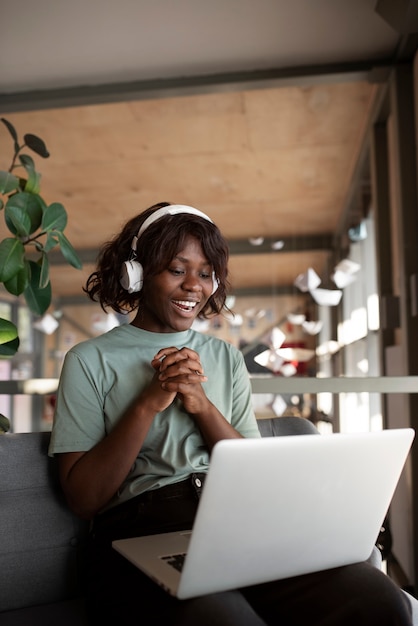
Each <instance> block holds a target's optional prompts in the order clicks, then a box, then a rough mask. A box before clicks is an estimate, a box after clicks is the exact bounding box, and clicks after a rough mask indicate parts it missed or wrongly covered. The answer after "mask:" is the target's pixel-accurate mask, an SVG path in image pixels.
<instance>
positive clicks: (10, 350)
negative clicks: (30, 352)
mask: <svg viewBox="0 0 418 626" xmlns="http://www.w3.org/2000/svg"><path fill="white" fill-rule="evenodd" d="M19 343H20V341H19V337H16V339H13V340H12V341H7V342H6V343H0V358H5V357H8V356H14V355H15V354H16V352H17V351H18V349H19Z"/></svg>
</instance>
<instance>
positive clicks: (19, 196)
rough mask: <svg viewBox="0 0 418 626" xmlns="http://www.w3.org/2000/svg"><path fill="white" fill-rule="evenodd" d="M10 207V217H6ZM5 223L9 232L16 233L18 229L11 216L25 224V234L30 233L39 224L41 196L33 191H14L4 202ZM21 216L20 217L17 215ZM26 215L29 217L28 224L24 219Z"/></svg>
mask: <svg viewBox="0 0 418 626" xmlns="http://www.w3.org/2000/svg"><path fill="white" fill-rule="evenodd" d="M9 209H10V219H8V215H9ZM5 212H6V216H5V219H6V224H7V227H8V229H9V230H10V232H12V233H13V234H14V235H16V234H18V229H17V227H16V224H15V222H14V219H12V216H14V217H15V219H18V221H19V222H20V223H21V224H25V225H26V228H27V232H26V233H25V235H31V234H32V233H34V232H35V231H36V230H38V228H39V227H40V225H41V222H42V215H43V200H42V198H41V197H40V196H39V195H37V194H34V193H29V192H26V191H22V193H16V194H15V195H14V196H11V198H9V199H8V201H7V203H6V209H5ZM19 215H20V216H21V217H20V219H19V217H18V216H19ZM24 215H26V216H27V217H28V218H29V225H27V221H26V220H25V217H23V216H24Z"/></svg>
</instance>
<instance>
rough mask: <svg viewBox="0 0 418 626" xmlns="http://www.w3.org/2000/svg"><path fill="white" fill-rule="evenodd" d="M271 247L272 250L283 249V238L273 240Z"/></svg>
mask: <svg viewBox="0 0 418 626" xmlns="http://www.w3.org/2000/svg"><path fill="white" fill-rule="evenodd" d="M271 248H272V250H283V248H284V241H283V239H279V240H278V241H273V243H272V244H271Z"/></svg>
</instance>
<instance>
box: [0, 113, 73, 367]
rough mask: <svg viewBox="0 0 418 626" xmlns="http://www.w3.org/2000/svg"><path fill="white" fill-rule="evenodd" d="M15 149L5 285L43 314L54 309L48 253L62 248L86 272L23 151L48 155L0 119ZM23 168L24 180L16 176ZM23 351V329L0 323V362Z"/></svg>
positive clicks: (5, 174) (7, 199) (5, 199)
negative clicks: (19, 350) (46, 199)
mask: <svg viewBox="0 0 418 626" xmlns="http://www.w3.org/2000/svg"><path fill="white" fill-rule="evenodd" d="M0 121H1V122H2V123H3V124H4V126H5V127H6V128H7V130H8V132H9V134H10V135H11V138H12V140H13V144H14V152H13V156H12V160H11V165H10V167H9V169H8V170H7V171H0V210H4V221H5V224H6V227H7V229H8V231H9V233H10V234H9V236H7V237H5V238H4V239H3V240H2V241H0V283H2V284H3V285H4V287H5V289H6V290H7V291H8V292H9V293H11V294H12V295H14V296H20V295H22V294H23V296H24V298H25V301H26V304H27V306H28V308H29V309H30V310H31V311H32V312H33V313H35V314H36V315H39V316H41V315H43V314H44V313H45V312H46V310H47V309H48V307H49V306H50V304H51V299H52V292H51V283H50V279H49V259H48V253H49V252H50V251H51V250H52V249H53V248H55V247H56V246H59V247H60V249H61V252H62V254H63V256H64V258H65V259H66V261H67V262H68V263H69V264H70V265H72V266H73V267H75V268H77V269H81V262H80V259H79V257H78V255H77V253H76V252H75V250H74V248H73V246H72V245H71V243H70V242H69V241H68V239H67V237H66V236H65V235H64V230H65V228H66V226H67V212H66V210H65V208H64V207H63V205H62V204H61V203H59V202H53V203H52V204H49V205H48V204H47V203H46V202H45V201H44V199H43V198H42V196H41V195H40V181H41V174H40V173H39V172H37V171H36V169H35V163H34V160H33V158H32V157H31V156H30V155H28V154H25V153H23V152H22V150H24V149H25V148H28V149H30V150H31V151H32V152H34V153H35V154H37V155H38V156H40V157H42V158H44V159H46V158H48V157H49V152H48V150H47V148H46V146H45V143H44V141H43V140H42V139H40V138H39V137H38V136H37V135H32V134H26V135H24V137H23V143H21V144H20V143H19V138H18V135H17V132H16V129H15V128H14V126H13V124H11V123H10V122H9V121H8V120H6V119H4V118H0ZM18 168H22V174H23V175H22V176H18V175H16V174H15V171H16V169H18ZM18 348H19V336H18V329H17V328H16V326H15V325H14V324H13V323H12V322H10V321H9V320H6V319H2V318H0V358H2V357H10V356H13V355H14V354H15V353H16V352H17V350H18Z"/></svg>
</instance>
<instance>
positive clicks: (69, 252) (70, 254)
mask: <svg viewBox="0 0 418 626" xmlns="http://www.w3.org/2000/svg"><path fill="white" fill-rule="evenodd" d="M57 235H58V239H59V242H60V248H61V252H62V254H63V257H64V258H65V260H66V261H68V263H69V264H70V265H72V266H73V267H75V268H76V269H77V270H81V268H82V267H83V264H82V262H81V260H80V258H79V256H78V254H77V252H76V251H75V250H74V248H73V246H72V245H71V244H70V242H69V241H68V239H67V237H66V236H65V235H64V233H60V232H58V233H57Z"/></svg>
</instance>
